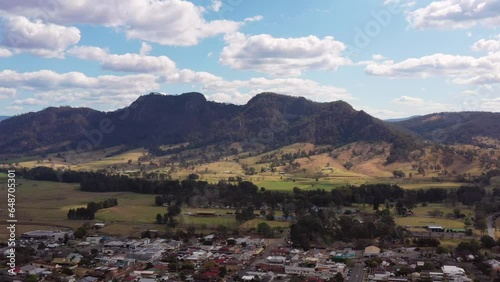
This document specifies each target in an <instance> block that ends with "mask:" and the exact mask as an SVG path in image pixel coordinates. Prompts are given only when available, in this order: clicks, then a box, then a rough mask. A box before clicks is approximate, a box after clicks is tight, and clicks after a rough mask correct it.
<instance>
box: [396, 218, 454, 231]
mask: <svg viewBox="0 0 500 282" xmlns="http://www.w3.org/2000/svg"><path fill="white" fill-rule="evenodd" d="M394 220H395V221H396V224H398V225H400V226H427V225H440V226H442V227H444V228H463V227H464V222H463V221H461V220H456V219H447V218H436V217H425V216H409V217H396V218H395V219H394Z"/></svg>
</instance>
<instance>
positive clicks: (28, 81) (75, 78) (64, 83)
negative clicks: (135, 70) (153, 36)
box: [0, 70, 159, 107]
mask: <svg viewBox="0 0 500 282" xmlns="http://www.w3.org/2000/svg"><path fill="white" fill-rule="evenodd" d="M0 85H3V86H4V87H6V88H13V89H18V90H23V91H25V92H30V93H32V94H34V95H35V96H36V97H37V98H38V99H37V100H42V101H58V102H61V103H66V102H71V101H78V102H79V103H78V104H82V105H83V104H85V101H92V102H93V103H96V105H98V104H100V103H110V105H115V106H116V107H118V106H124V105H126V104H128V103H130V102H131V101H132V100H133V99H134V98H136V97H137V96H138V95H140V94H143V93H148V92H151V91H157V90H158V89H159V83H158V82H157V78H156V77H155V76H153V75H150V74H136V75H124V76H114V75H102V76H96V77H89V76H87V75H85V74H83V73H80V72H67V73H57V72H54V71H51V70H40V71H35V72H22V73H20V72H16V71H12V70H3V71H1V72H0ZM30 103H31V105H33V104H34V102H33V101H32V100H26V99H25V100H19V101H18V102H15V105H21V104H23V105H29V104H30Z"/></svg>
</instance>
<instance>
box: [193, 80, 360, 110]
mask: <svg viewBox="0 0 500 282" xmlns="http://www.w3.org/2000/svg"><path fill="white" fill-rule="evenodd" d="M203 90H205V91H208V92H209V94H208V95H207V96H208V97H209V98H210V99H213V100H215V101H218V102H228V103H239V104H243V103H246V102H247V101H248V100H249V99H250V98H252V97H253V96H255V95H256V94H259V93H262V92H275V93H280V94H288V95H293V96H303V97H306V98H308V99H311V100H314V101H320V102H330V101H336V100H352V99H353V97H352V96H351V95H350V94H349V92H348V91H347V90H346V89H343V88H339V87H335V86H330V85H321V84H319V83H317V82H316V81H313V80H309V79H301V78H277V79H268V78H263V77H258V78H252V79H249V80H233V81H224V80H222V79H220V80H215V79H213V80H211V81H208V82H206V84H205V85H204V87H203Z"/></svg>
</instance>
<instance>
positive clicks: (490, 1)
mask: <svg viewBox="0 0 500 282" xmlns="http://www.w3.org/2000/svg"><path fill="white" fill-rule="evenodd" d="M407 20H408V22H409V23H410V25H411V26H413V27H415V28H418V29H422V28H453V29H456V28H470V27H473V26H476V25H482V26H486V27H497V26H498V25H500V0H440V1H433V2H431V3H430V4H429V5H427V6H425V7H423V8H420V9H417V10H414V11H412V12H410V13H409V14H408V17H407Z"/></svg>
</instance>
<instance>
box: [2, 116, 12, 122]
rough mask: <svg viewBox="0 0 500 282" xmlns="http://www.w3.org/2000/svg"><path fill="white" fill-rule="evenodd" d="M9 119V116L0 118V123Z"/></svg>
mask: <svg viewBox="0 0 500 282" xmlns="http://www.w3.org/2000/svg"><path fill="white" fill-rule="evenodd" d="M8 118H10V117H9V116H0V121H2V120H4V119H8Z"/></svg>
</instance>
